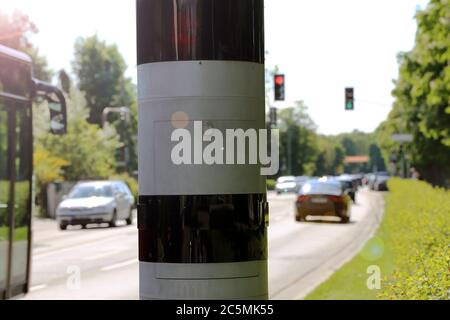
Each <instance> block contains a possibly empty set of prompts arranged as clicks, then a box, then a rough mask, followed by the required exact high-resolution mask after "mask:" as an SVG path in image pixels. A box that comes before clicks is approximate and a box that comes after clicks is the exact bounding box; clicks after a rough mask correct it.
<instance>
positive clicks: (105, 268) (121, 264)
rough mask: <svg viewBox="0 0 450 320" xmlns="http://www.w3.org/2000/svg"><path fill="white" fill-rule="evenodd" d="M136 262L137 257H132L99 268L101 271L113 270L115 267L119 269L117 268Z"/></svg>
mask: <svg viewBox="0 0 450 320" xmlns="http://www.w3.org/2000/svg"><path fill="white" fill-rule="evenodd" d="M137 262H138V260H137V259H132V260H128V261H124V262H120V263H116V264H112V265H110V266H107V267H103V268H102V269H101V270H102V271H111V270H115V269H119V268H122V267H126V266H129V265H132V264H134V263H137Z"/></svg>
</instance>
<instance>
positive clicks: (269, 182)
mask: <svg viewBox="0 0 450 320" xmlns="http://www.w3.org/2000/svg"><path fill="white" fill-rule="evenodd" d="M275 184H276V181H275V180H274V179H267V180H266V185H267V190H275Z"/></svg>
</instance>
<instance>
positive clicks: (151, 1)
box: [137, 0, 268, 299]
mask: <svg viewBox="0 0 450 320" xmlns="http://www.w3.org/2000/svg"><path fill="white" fill-rule="evenodd" d="M137 51H138V96H139V134H138V145H139V205H138V228H139V273H140V275H139V277H140V280H139V281H140V298H141V299H266V298H268V282H267V225H266V221H267V214H268V212H267V202H266V185H265V177H263V176H261V174H260V170H259V166H258V165H246V164H236V165H234V164H213V165H209V164H205V163H204V162H202V145H200V146H199V145H196V144H194V142H192V143H193V144H194V145H193V148H192V158H193V160H192V164H191V165H179V164H175V163H173V161H172V160H173V159H172V158H171V153H172V151H173V150H172V149H173V147H174V143H173V142H172V141H171V135H172V133H173V131H174V129H175V128H184V129H186V130H188V131H189V132H190V133H191V134H192V135H191V136H192V141H194V140H195V141H197V140H196V136H197V135H198V134H199V133H198V132H197V131H198V129H199V128H198V125H196V123H198V122H199V121H201V122H202V124H203V128H200V130H203V131H202V132H204V131H205V130H207V129H208V128H216V129H218V130H220V131H221V132H225V131H226V129H228V128H230V129H232V128H242V129H244V130H246V129H249V128H254V129H264V128H265V107H264V97H265V93H264V1H263V0H189V1H184V0H137ZM202 132H201V133H202ZM201 133H200V134H201ZM185 156H189V155H185Z"/></svg>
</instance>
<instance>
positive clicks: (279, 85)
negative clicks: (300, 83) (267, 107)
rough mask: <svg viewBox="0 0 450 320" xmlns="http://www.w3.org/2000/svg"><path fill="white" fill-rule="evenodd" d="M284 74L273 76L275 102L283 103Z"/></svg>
mask: <svg viewBox="0 0 450 320" xmlns="http://www.w3.org/2000/svg"><path fill="white" fill-rule="evenodd" d="M284 84H285V82H284V74H276V75H275V76H274V88H275V101H284Z"/></svg>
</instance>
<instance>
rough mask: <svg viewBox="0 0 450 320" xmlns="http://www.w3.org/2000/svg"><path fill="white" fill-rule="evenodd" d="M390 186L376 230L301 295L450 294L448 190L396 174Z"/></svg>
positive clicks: (398, 296) (449, 296) (411, 296)
mask: <svg viewBox="0 0 450 320" xmlns="http://www.w3.org/2000/svg"><path fill="white" fill-rule="evenodd" d="M389 188H390V190H391V192H390V193H389V194H387V195H386V207H385V215H384V219H383V222H382V223H381V226H380V228H379V230H378V231H377V233H376V235H375V236H374V237H373V238H372V239H370V240H369V241H368V242H367V243H366V245H365V246H364V248H363V250H362V251H361V252H360V253H359V254H358V255H357V256H356V257H355V258H353V260H351V261H350V262H348V263H347V264H345V265H344V266H343V267H342V268H341V269H339V270H338V271H337V272H336V273H335V274H334V275H333V276H331V277H330V278H329V279H328V280H327V281H325V282H324V283H323V284H321V285H320V286H319V287H318V288H317V289H316V290H315V291H314V292H312V293H311V294H310V295H309V296H308V297H307V298H306V299H310V300H311V299H319V300H328V299H338V300H339V299H450V191H448V190H443V189H437V188H433V187H431V186H430V185H428V184H426V183H425V182H421V181H407V180H400V179H392V180H391V181H389ZM370 267H371V268H372V269H370ZM378 268H379V269H378ZM374 270H375V271H374ZM377 271H380V275H381V283H379V284H381V286H380V288H379V289H377V288H376V287H377V282H376V275H377V274H376V273H374V272H377ZM374 286H375V289H374ZM369 287H372V289H369Z"/></svg>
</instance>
